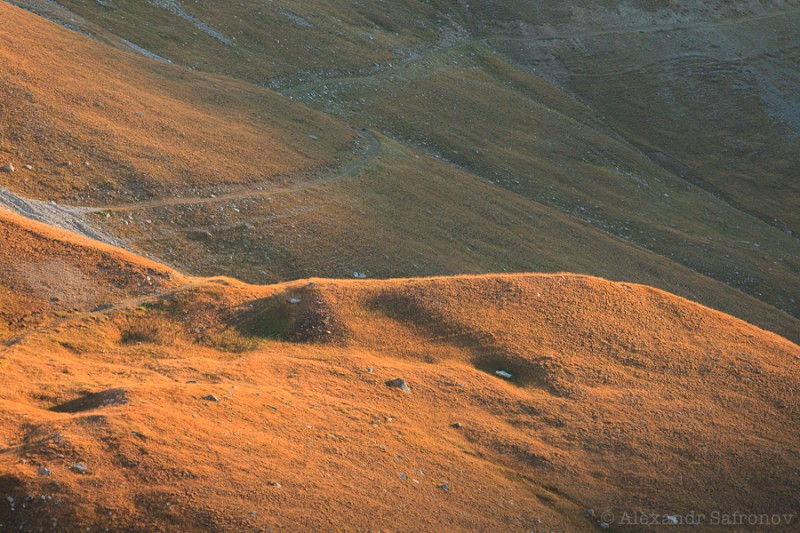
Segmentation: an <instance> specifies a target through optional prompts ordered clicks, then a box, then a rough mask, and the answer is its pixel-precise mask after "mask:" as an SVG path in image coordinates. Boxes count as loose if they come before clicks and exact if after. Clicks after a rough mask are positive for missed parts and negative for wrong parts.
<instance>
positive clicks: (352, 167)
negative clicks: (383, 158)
mask: <svg viewBox="0 0 800 533" xmlns="http://www.w3.org/2000/svg"><path fill="white" fill-rule="evenodd" d="M358 134H359V135H360V136H361V137H362V138H363V139H364V140H366V142H367V148H366V150H364V153H363V154H362V155H361V157H360V158H358V159H357V160H356V161H354V162H352V163H350V164H349V165H347V166H346V167H345V168H343V169H341V170H340V171H338V172H335V173H333V174H329V175H326V176H322V177H320V178H318V179H314V180H310V181H304V182H300V183H295V184H293V185H289V186H288V187H281V188H272V189H267V188H262V187H268V186H269V183H257V184H250V185H242V186H238V187H236V188H235V189H234V190H231V191H228V192H224V193H220V194H215V195H213V196H186V197H180V198H158V199H156V200H145V201H142V202H131V203H126V204H117V205H107V206H103V207H93V208H83V209H87V212H90V213H92V212H94V213H98V212H102V211H135V210H138V209H152V208H154V207H165V206H175V205H199V204H210V203H215V202H225V201H228V200H243V199H247V198H259V197H265V196H272V195H273V194H282V193H287V192H295V191H299V190H302V189H308V188H311V187H318V186H320V185H323V184H325V183H330V182H331V181H336V180H340V179H343V178H346V177H349V176H352V175H353V174H355V173H356V172H357V171H359V170H361V169H362V168H363V167H364V166H366V165H367V164H368V163H369V162H371V161H372V160H373V159H375V158H376V157H377V156H378V154H379V153H380V148H381V144H380V141H379V140H378V138H377V137H375V136H374V135H373V134H372V133H370V132H368V131H366V130H359V131H358Z"/></svg>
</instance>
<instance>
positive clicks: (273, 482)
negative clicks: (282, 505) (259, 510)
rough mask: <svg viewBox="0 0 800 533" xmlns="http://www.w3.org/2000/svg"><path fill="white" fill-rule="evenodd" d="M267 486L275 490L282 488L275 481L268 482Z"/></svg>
mask: <svg viewBox="0 0 800 533" xmlns="http://www.w3.org/2000/svg"><path fill="white" fill-rule="evenodd" d="M269 486H270V487H274V488H276V489H279V488H281V487H282V485H281V484H280V483H278V482H277V481H270V482H269Z"/></svg>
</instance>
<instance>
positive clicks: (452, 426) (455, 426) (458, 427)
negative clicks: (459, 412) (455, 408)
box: [450, 422, 464, 429]
mask: <svg viewBox="0 0 800 533" xmlns="http://www.w3.org/2000/svg"><path fill="white" fill-rule="evenodd" d="M450 427H451V428H453V429H461V428H462V427H464V426H462V425H461V422H456V423H454V424H450Z"/></svg>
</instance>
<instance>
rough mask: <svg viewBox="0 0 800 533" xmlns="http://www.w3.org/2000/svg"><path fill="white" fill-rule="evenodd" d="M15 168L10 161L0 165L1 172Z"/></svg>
mask: <svg viewBox="0 0 800 533" xmlns="http://www.w3.org/2000/svg"><path fill="white" fill-rule="evenodd" d="M15 170H17V169H15V168H14V165H13V164H11V163H6V164H5V165H3V166H2V168H0V171H3V172H14V171H15Z"/></svg>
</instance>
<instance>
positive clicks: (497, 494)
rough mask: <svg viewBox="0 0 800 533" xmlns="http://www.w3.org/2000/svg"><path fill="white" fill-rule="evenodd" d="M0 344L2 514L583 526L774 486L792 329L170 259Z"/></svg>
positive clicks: (784, 447) (207, 521)
mask: <svg viewBox="0 0 800 533" xmlns="http://www.w3.org/2000/svg"><path fill="white" fill-rule="evenodd" d="M290 302H295V303H290ZM0 350H2V351H0V361H1V362H2V365H3V372H2V374H1V376H2V377H0V380H2V387H0V391H2V392H0V428H2V432H3V434H4V435H8V437H7V439H6V440H5V441H4V448H3V453H2V454H0V464H2V465H3V468H4V471H5V472H8V473H7V474H5V475H3V476H2V477H0V487H1V488H2V490H3V493H4V494H5V495H8V496H10V497H11V500H7V501H4V502H3V503H2V504H1V505H0V524H2V525H3V526H4V527H10V528H14V529H16V528H18V527H23V528H27V529H34V530H35V529H37V528H49V527H51V526H52V524H56V527H57V528H65V529H71V528H81V529H82V528H83V527H84V526H87V525H90V526H92V527H107V528H110V529H126V528H145V529H166V530H178V529H182V530H187V529H197V530H210V529H245V530H248V529H255V530H258V529H265V528H269V527H272V528H276V527H290V528H303V529H305V528H333V529H341V528H347V527H356V528H369V527H372V526H374V525H375V524H376V523H387V524H388V523H397V522H398V521H402V522H403V524H404V525H405V527H408V528H411V529H440V528H443V527H457V528H460V529H481V530H496V529H499V528H509V527H511V528H526V529H530V528H536V527H546V528H548V529H569V530H570V531H593V530H595V529H596V528H597V527H598V525H599V522H600V520H601V518H600V516H601V513H603V512H606V511H608V512H611V513H612V514H613V513H616V514H617V516H620V513H621V512H622V511H624V510H630V509H637V510H642V511H644V512H649V513H658V514H667V513H669V514H678V515H680V514H682V513H686V512H688V510H695V511H696V512H702V513H706V514H708V513H710V512H711V511H712V510H715V509H719V508H724V507H726V506H733V508H735V509H737V510H739V511H740V512H745V513H747V512H758V513H765V512H766V513H785V512H790V511H791V510H792V509H794V507H793V506H794V505H795V503H796V502H794V501H793V500H792V498H791V494H793V493H794V492H795V491H796V490H797V488H798V483H799V481H798V479H797V475H796V472H797V471H798V468H797V466H798V461H800V458H799V457H798V456H797V453H796V450H795V447H794V443H795V442H796V441H797V439H798V437H800V436H798V435H796V429H794V428H796V427H797V423H796V422H797V410H796V398H795V396H794V393H793V392H792V391H794V390H796V387H797V384H798V379H800V376H799V375H798V371H797V359H798V358H800V349H798V347H797V346H796V345H794V344H791V343H789V342H787V341H785V340H784V339H782V338H780V337H777V336H775V335H772V334H769V333H766V332H764V331H762V330H759V329H757V328H755V327H753V326H750V325H748V324H746V323H744V322H741V321H738V320H735V319H733V318H731V317H729V316H726V315H722V314H720V313H717V312H714V311H711V310H709V309H707V308H703V307H701V306H698V305H696V304H693V303H691V302H688V301H685V300H682V299H679V298H676V297H674V296H671V295H669V294H666V293H663V292H661V291H657V290H653V289H650V288H647V287H642V286H637V285H630V284H618V283H611V282H607V281H604V280H600V279H596V278H587V277H582V276H574V275H537V276H534V275H508V276H482V277H457V278H436V279H424V280H423V279H416V280H392V281H350V282H345V281H327V280H320V279H314V280H310V281H299V282H294V283H290V284H283V285H276V286H271V287H252V286H246V285H242V284H240V283H237V282H233V281H231V280H225V279H217V280H190V285H188V286H187V285H182V286H178V287H177V288H176V289H175V290H166V291H164V292H162V293H161V294H160V295H157V296H153V297H151V298H150V299H149V300H146V301H139V302H138V303H137V304H136V306H135V307H131V306H128V307H118V308H116V309H111V310H106V311H98V312H94V313H90V314H79V315H75V316H73V317H72V318H70V317H66V318H65V319H64V320H62V321H61V323H60V324H59V326H58V328H56V329H52V328H50V329H38V330H37V329H34V328H30V329H28V330H27V332H26V334H25V335H24V336H22V337H21V338H20V339H18V341H17V342H16V343H15V344H14V345H13V346H10V347H4V348H0ZM499 369H502V370H506V371H508V372H510V374H511V375H512V377H511V379H509V380H505V379H503V378H501V377H500V376H498V375H496V373H495V371H496V370H499ZM398 377H401V378H403V379H405V380H406V382H407V383H408V385H409V386H410V388H411V391H410V392H408V393H406V392H402V391H400V390H397V389H393V388H391V387H388V386H387V385H386V384H385V382H386V381H390V380H393V379H395V378H398ZM209 395H211V397H210V398H211V399H208V398H209ZM642 413H647V414H648V416H647V419H646V420H643V419H642ZM709 420H713V421H714V423H713V424H709V423H708V421H709ZM765 442H769V446H768V448H769V449H768V451H765V445H764V443H765ZM654 464H657V465H659V468H653V466H652V465H654ZM676 472H681V473H682V475H680V476H678V475H676V474H675V473H676ZM333 495H335V497H334V496H333ZM40 496H43V497H40ZM588 508H592V509H596V510H597V514H596V515H595V516H587V515H586V509H588ZM309 509H314V510H315V511H314V512H309ZM603 516H609V515H603ZM711 529H713V528H708V530H709V531H710V530H711ZM621 530H625V528H624V527H622V528H621ZM702 530H704V529H703V528H699V529H698V531H702Z"/></svg>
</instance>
